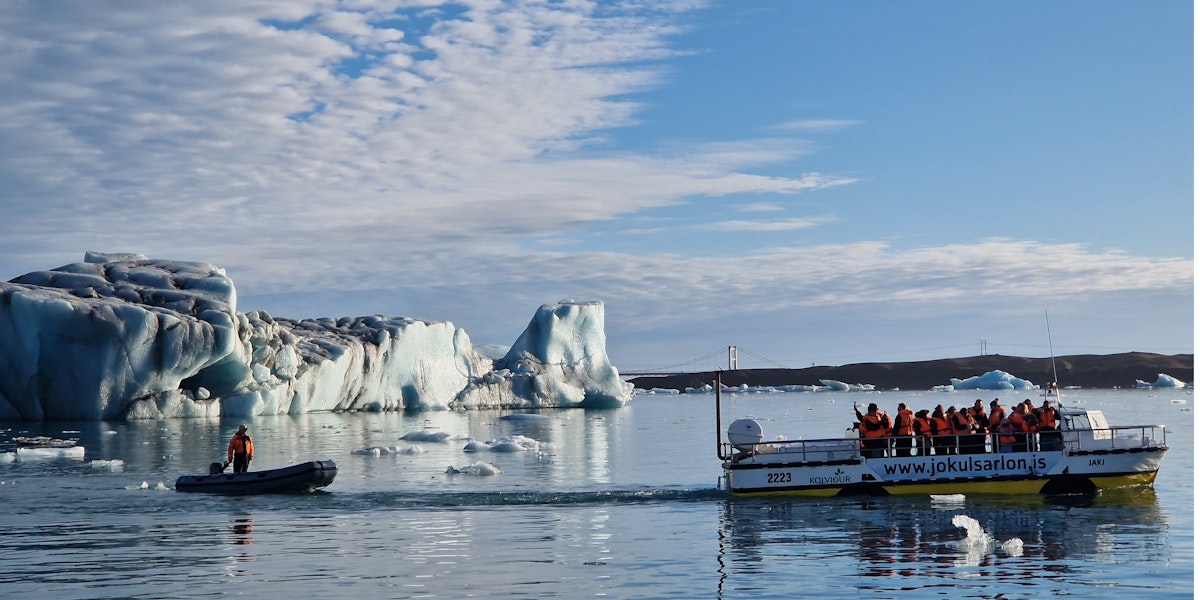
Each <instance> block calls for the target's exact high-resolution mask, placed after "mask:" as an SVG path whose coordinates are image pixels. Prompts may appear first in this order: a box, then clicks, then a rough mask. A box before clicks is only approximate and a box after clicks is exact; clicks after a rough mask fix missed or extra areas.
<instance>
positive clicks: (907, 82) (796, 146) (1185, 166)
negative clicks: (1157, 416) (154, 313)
mask: <svg viewBox="0 0 1200 600" xmlns="http://www.w3.org/2000/svg"><path fill="white" fill-rule="evenodd" d="M1194 23H1195V19H1194V15H1193V5H1192V3H1191V2H1189V1H1181V0H1164V1H1159V2H1144V1H1141V0H1128V1H1126V0H1103V1H1100V2H1096V1H1092V0H1087V1H1078V0H1062V1H1056V2H1042V1H1035V0H1006V1H1003V2H1000V1H985V2H969V3H966V2H958V1H954V0H938V1H935V0H915V1H913V2H884V1H867V2H815V1H813V2H809V1H803V2H800V1H793V0H749V1H747V0H726V1H712V2H706V1H701V0H644V1H643V0H622V1H619V2H587V1H582V0H562V1H532V0H531V1H514V2H500V1H494V0H471V1H466V2H442V1H439V0H378V1H374V0H347V1H344V2H338V1H333V0H295V1H289V2H276V1H275V0H236V1H235V0H229V1H219V0H218V1H212V2H203V3H193V2H158V1H156V0H143V1H116V2H105V3H98V2H91V1H86V0H78V1H73V2H70V1H55V0H12V1H9V2H5V3H4V4H3V6H0V55H2V56H3V60H0V182H3V183H2V185H0V279H11V278H14V277H17V276H20V275H22V274H24V273H28V272H31V271H38V270H45V269H51V268H55V267H58V266H62V265H65V264H69V263H72V262H78V261H80V260H82V258H83V255H84V253H85V252H86V251H89V250H93V251H100V252H134V253H140V254H144V255H146V256H148V257H151V258H158V259H171V260H187V261H200V262H206V263H212V264H215V265H218V266H221V267H223V268H225V269H226V271H227V272H228V274H229V275H230V277H231V278H232V279H233V281H234V283H235V285H236V286H237V292H238V305H237V308H238V310H240V311H243V312H245V311H251V310H265V311H267V312H268V313H270V314H271V315H273V316H276V317H287V318H308V317H323V316H357V315H370V314H383V315H392V316H407V317H413V318H417V319H422V320H427V321H451V322H453V323H455V324H456V325H457V326H459V327H462V328H464V329H465V330H466V331H467V333H468V334H469V335H470V337H471V339H472V341H473V342H475V343H476V344H511V343H512V342H514V341H515V340H516V339H517V337H518V336H519V335H520V333H521V332H522V331H523V330H524V328H525V326H526V325H527V324H528V322H529V320H530V318H531V317H532V316H533V314H534V312H535V311H536V310H537V308H538V307H539V306H541V305H543V304H553V303H556V302H558V301H560V300H564V299H571V300H575V301H592V300H600V301H603V302H604V304H605V309H606V311H605V324H606V327H605V331H606V342H607V348H608V353H609V357H610V359H611V360H612V362H613V364H614V365H616V366H617V368H618V369H619V370H621V371H623V372H637V371H658V370H663V371H700V370H708V369H714V368H722V367H727V366H728V364H727V354H728V352H727V348H728V347H729V346H736V347H737V348H738V357H739V364H738V366H739V367H742V368H754V367H779V366H784V367H791V368H800V367H807V366H811V365H840V364H849V363H857V362H884V361H886V362H893V361H920V360H933V359H939V358H951V357H960V356H974V355H978V354H981V353H989V354H1006V355H1016V356H1029V357H1044V356H1051V355H1056V356H1062V355H1070V354H1112V353H1119V352H1129V351H1142V352H1157V353H1163V354H1180V353H1191V352H1192V351H1193V340H1194V314H1195V313H1194V301H1193V298H1194V289H1195V278H1194V264H1193V261H1194V258H1193V257H1194V231H1195V222H1196V221H1195V217H1194V200H1193V198H1194V191H1195V188H1194V184H1193V165H1194V155H1193V147H1194V139H1195V129H1194V122H1193V115H1194V98H1193V89H1194V88H1193V73H1194V66H1193V56H1194V43H1193V29H1194ZM1154 376H1155V374H1147V377H1148V378H1153V377H1154ZM1066 383H1069V382H1066Z"/></svg>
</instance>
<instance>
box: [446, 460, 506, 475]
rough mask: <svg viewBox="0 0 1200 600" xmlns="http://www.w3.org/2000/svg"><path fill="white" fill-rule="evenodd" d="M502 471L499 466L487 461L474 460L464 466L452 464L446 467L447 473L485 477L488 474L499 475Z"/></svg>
mask: <svg viewBox="0 0 1200 600" xmlns="http://www.w3.org/2000/svg"><path fill="white" fill-rule="evenodd" d="M503 472H504V471H502V470H500V467H497V466H496V465H493V464H492V463H489V462H482V461H480V462H476V463H474V464H470V465H467V466H465V467H459V468H456V467H454V465H450V466H449V467H446V474H447V475H476V476H479V477H487V476H490V475H499V474H501V473H503Z"/></svg>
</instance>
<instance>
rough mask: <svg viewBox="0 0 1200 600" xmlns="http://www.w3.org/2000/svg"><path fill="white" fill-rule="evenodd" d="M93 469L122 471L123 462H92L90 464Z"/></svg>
mask: <svg viewBox="0 0 1200 600" xmlns="http://www.w3.org/2000/svg"><path fill="white" fill-rule="evenodd" d="M91 465H92V468H93V469H107V470H109V471H114V472H115V471H124V470H125V461H123V460H121V459H119V458H114V459H112V460H93V461H92V462H91Z"/></svg>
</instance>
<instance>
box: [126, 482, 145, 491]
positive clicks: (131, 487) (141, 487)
mask: <svg viewBox="0 0 1200 600" xmlns="http://www.w3.org/2000/svg"><path fill="white" fill-rule="evenodd" d="M125 489H127V490H148V489H150V484H149V483H146V482H145V481H143V482H142V483H141V484H140V485H139V484H136V483H135V484H133V485H127V486H125Z"/></svg>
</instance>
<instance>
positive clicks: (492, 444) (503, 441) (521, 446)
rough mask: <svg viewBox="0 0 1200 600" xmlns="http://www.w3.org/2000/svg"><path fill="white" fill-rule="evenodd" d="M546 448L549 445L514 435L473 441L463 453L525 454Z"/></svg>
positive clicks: (464, 448)
mask: <svg viewBox="0 0 1200 600" xmlns="http://www.w3.org/2000/svg"><path fill="white" fill-rule="evenodd" d="M545 446H547V444H543V443H541V442H539V441H537V440H535V439H533V438H528V437H525V436H523V435H514V436H509V437H505V438H500V439H498V440H488V441H486V442H480V441H477V440H471V441H470V442H467V445H466V446H463V452H485V451H486V452H524V451H526V450H541V449H543V447H545Z"/></svg>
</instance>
